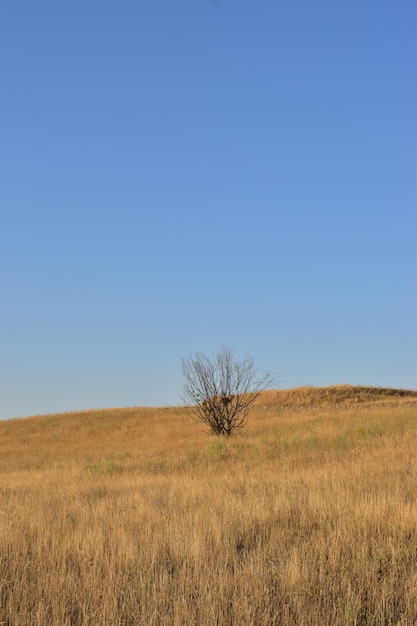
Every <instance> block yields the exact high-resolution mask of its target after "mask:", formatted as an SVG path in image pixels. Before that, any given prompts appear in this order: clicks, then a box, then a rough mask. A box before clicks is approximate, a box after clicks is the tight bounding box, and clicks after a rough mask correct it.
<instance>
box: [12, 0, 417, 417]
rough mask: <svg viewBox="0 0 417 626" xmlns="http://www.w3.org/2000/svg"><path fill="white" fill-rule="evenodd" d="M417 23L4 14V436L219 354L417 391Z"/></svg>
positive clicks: (108, 10)
mask: <svg viewBox="0 0 417 626" xmlns="http://www.w3.org/2000/svg"><path fill="white" fill-rule="evenodd" d="M416 17H417V15H416V5H415V2H414V1H412V0H405V1H404V2H392V0H370V1H368V2H362V1H360V0H353V1H352V2H345V3H336V2H334V1H331V0H316V1H315V2H311V1H310V0H295V1H293V2H289V1H284V2H276V1H273V0H259V1H258V2H254V1H253V0H239V1H238V0H217V1H216V2H215V1H214V0H182V1H181V0H179V1H176V2H175V1H174V2H173V1H172V0H153V1H152V2H137V1H136V0H135V1H133V0H122V1H121V2H118V3H116V2H110V1H102V2H98V1H96V0H91V1H89V2H85V1H81V0H71V2H69V1H68V0H64V1H63V2H59V3H58V2H55V1H52V0H38V1H37V2H32V1H29V0H20V1H19V0H18V1H16V0H3V1H2V3H1V6H0V52H1V54H0V80H1V83H0V84H1V98H0V124H1V149H0V166H1V167H0V177H1V179H0V183H1V184H0V288H1V308H0V418H12V417H19V416H25V415H31V414H35V413H49V412H58V411H67V410H77V409H84V408H100V407H107V406H132V405H157V406H160V405H169V404H178V403H179V399H178V390H179V388H180V386H181V369H180V363H181V359H182V357H184V356H187V354H189V353H190V351H196V350H199V351H202V352H205V353H208V354H213V353H214V352H215V351H216V350H217V349H218V348H220V347H221V346H224V345H226V346H230V347H232V348H234V349H235V350H236V352H237V354H238V355H242V356H245V355H246V354H250V355H251V356H253V358H254V360H255V363H256V364H257V366H258V367H259V369H260V370H263V369H270V370H273V371H275V372H277V373H278V374H279V376H280V378H281V384H282V386H284V387H293V386H298V385H301V384H311V385H329V384H338V383H350V384H364V385H378V386H392V387H408V388H416V385H417V371H416V370H417V363H416V351H417V340H416V273H417V269H416V204H417V202H416V200H417V199H416V135H417V133H416Z"/></svg>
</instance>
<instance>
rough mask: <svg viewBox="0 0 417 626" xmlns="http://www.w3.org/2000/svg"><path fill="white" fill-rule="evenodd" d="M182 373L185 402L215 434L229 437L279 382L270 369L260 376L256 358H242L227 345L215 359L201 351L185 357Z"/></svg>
mask: <svg viewBox="0 0 417 626" xmlns="http://www.w3.org/2000/svg"><path fill="white" fill-rule="evenodd" d="M182 372H183V376H184V384H183V386H182V392H181V399H182V401H183V402H184V404H185V405H186V406H188V407H189V408H190V409H191V411H192V412H193V415H194V417H195V419H197V420H198V421H201V422H203V423H204V424H206V425H207V426H208V427H209V429H210V432H211V433H213V434H215V435H224V436H226V437H230V436H231V435H233V434H234V433H235V432H236V431H238V430H240V429H241V428H243V427H244V426H245V424H246V420H247V417H248V413H249V409H250V406H251V404H252V403H253V402H254V400H255V399H256V398H257V397H258V396H259V394H260V393H261V392H262V391H263V390H264V389H266V388H267V387H269V386H271V385H272V384H273V383H274V382H275V377H274V376H273V374H272V373H271V372H269V371H267V372H265V373H264V374H262V375H261V376H258V374H257V370H256V368H255V365H254V361H253V359H252V357H249V356H247V357H245V358H244V359H242V360H239V359H237V358H235V355H234V353H233V351H232V350H231V349H230V348H225V347H224V348H222V349H221V350H219V352H218V353H217V354H216V355H215V356H214V358H210V357H208V356H206V355H205V354H202V353H201V352H197V353H196V354H195V355H191V356H190V357H188V358H186V359H183V361H182Z"/></svg>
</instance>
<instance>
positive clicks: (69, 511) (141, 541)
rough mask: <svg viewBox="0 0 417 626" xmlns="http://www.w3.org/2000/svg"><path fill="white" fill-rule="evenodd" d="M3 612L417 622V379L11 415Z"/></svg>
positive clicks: (136, 621) (183, 620)
mask: <svg viewBox="0 0 417 626" xmlns="http://www.w3.org/2000/svg"><path fill="white" fill-rule="evenodd" d="M0 624H2V625H7V626H46V625H49V624H50V625H52V626H87V625H88V626H134V625H145V626H156V625H159V626H169V625H176V626H197V625H201V626H223V625H225V626H226V625H227V626H237V625H253V626H273V625H281V624H282V625H293V626H302V625H317V626H326V625H327V626H346V625H354V624H356V625H361V626H364V625H375V626H376V625H380V626H388V625H394V624H395V625H410V626H411V625H413V624H417V392H414V393H413V392H410V393H405V392H404V393H400V392H394V391H393V390H375V389H368V390H366V389H364V388H352V387H347V386H340V387H333V388H326V389H316V388H303V389H299V390H292V391H281V392H276V391H270V392H265V393H264V394H263V395H262V396H261V397H260V398H259V401H258V403H257V406H255V407H254V409H253V411H252V413H251V415H250V417H249V422H248V426H247V428H246V429H245V430H244V431H242V433H241V434H239V435H238V436H236V437H235V438H231V439H230V440H227V441H225V440H223V439H219V438H216V437H213V436H209V435H208V434H207V433H206V430H205V427H204V426H203V425H200V424H198V423H196V422H194V421H192V420H191V418H190V416H189V415H188V414H187V412H186V411H185V410H184V409H182V408H178V407H176V408H175V407H174V408H161V409H146V408H128V409H114V410H113V409H109V410H103V411H88V412H85V413H68V414H64V415H48V416H39V417H33V418H28V419H21V420H11V421H7V422H0Z"/></svg>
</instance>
